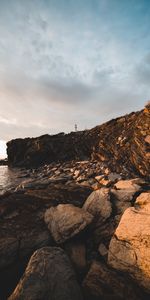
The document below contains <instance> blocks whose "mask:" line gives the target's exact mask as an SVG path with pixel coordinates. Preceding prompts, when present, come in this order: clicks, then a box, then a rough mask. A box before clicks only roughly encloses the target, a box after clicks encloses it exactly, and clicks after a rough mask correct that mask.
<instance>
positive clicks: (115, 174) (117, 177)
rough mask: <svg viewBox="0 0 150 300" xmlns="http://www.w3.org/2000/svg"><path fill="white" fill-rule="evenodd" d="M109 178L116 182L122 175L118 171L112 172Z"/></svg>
mask: <svg viewBox="0 0 150 300" xmlns="http://www.w3.org/2000/svg"><path fill="white" fill-rule="evenodd" d="M108 179H109V180H110V181H111V182H115V181H116V180H121V175H120V174H117V173H110V174H109V175H108Z"/></svg>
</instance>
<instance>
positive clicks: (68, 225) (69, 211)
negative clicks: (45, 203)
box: [44, 204, 93, 244]
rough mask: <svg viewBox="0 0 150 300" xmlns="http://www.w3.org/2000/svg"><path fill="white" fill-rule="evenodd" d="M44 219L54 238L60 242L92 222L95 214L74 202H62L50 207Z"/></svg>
mask: <svg viewBox="0 0 150 300" xmlns="http://www.w3.org/2000/svg"><path fill="white" fill-rule="evenodd" d="M44 219H45V223H46V224H47V225H48V229H49V230H50V232H51V234H52V236H53V238H54V239H55V241H56V242H57V243H58V244H59V243H63V242H65V241H66V240H68V239H70V238H71V237H73V236H74V235H76V234H78V233H79V232H80V231H82V230H83V229H84V228H85V227H87V226H88V225H89V224H91V222H92V220H93V216H92V215H91V214H90V213H89V212H85V210H83V209H81V208H79V207H75V206H73V205H72V204H60V205H58V206H57V207H51V208H50V209H48V210H47V211H46V212H45V217H44Z"/></svg>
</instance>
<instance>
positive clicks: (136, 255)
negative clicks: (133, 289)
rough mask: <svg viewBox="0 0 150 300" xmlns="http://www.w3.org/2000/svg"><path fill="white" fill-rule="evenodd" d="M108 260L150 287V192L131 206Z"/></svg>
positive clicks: (124, 216) (114, 239)
mask: <svg viewBox="0 0 150 300" xmlns="http://www.w3.org/2000/svg"><path fill="white" fill-rule="evenodd" d="M108 263H109V264H110V265H111V266H112V267H113V268H115V269H117V270H120V271H124V272H127V273H128V274H130V275H131V277H132V278H133V279H134V280H135V281H137V282H138V284H139V285H141V286H143V287H144V288H145V289H146V290H148V291H150V192H145V193H142V194H140V196H139V197H138V198H137V200H136V202H135V207H130V208H128V209H127V210H126V211H125V212H124V214H123V216H122V218H121V221H120V223H119V226H118V228H117V229H116V231H115V234H114V236H113V238H112V240H111V242H110V246H109V254H108Z"/></svg>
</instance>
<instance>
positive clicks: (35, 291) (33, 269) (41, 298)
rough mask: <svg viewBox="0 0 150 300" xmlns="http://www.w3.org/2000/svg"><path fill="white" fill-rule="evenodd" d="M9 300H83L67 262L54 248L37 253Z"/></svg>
mask: <svg viewBox="0 0 150 300" xmlns="http://www.w3.org/2000/svg"><path fill="white" fill-rule="evenodd" d="M8 299H9V300H30V299H32V300H37V299H38V300H55V299H57V300H77V299H78V300H82V294H81V291H80V288H79V285H78V283H77V281H76V278H75V274H74V272H73V269H72V267H71V264H70V261H69V259H68V257H67V255H66V254H65V253H64V251H63V250H62V249H60V248H56V247H52V248H51V247H45V248H42V249H40V250H37V251H36V252H35V253H34V254H33V255H32V257H31V259H30V261H29V263H28V266H27V268H26V270H25V273H24V275H23V277H22V278H21V280H20V282H19V283H18V285H17V287H16V289H15V290H14V292H13V293H12V295H11V296H10V297H9V298H8Z"/></svg>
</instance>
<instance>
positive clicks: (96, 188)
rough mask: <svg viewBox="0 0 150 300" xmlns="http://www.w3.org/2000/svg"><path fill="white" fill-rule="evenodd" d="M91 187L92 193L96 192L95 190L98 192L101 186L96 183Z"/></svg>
mask: <svg viewBox="0 0 150 300" xmlns="http://www.w3.org/2000/svg"><path fill="white" fill-rule="evenodd" d="M91 187H92V189H93V190H94V191H96V190H99V189H100V188H101V185H100V184H99V183H98V182H96V183H93V184H92V185H91Z"/></svg>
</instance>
